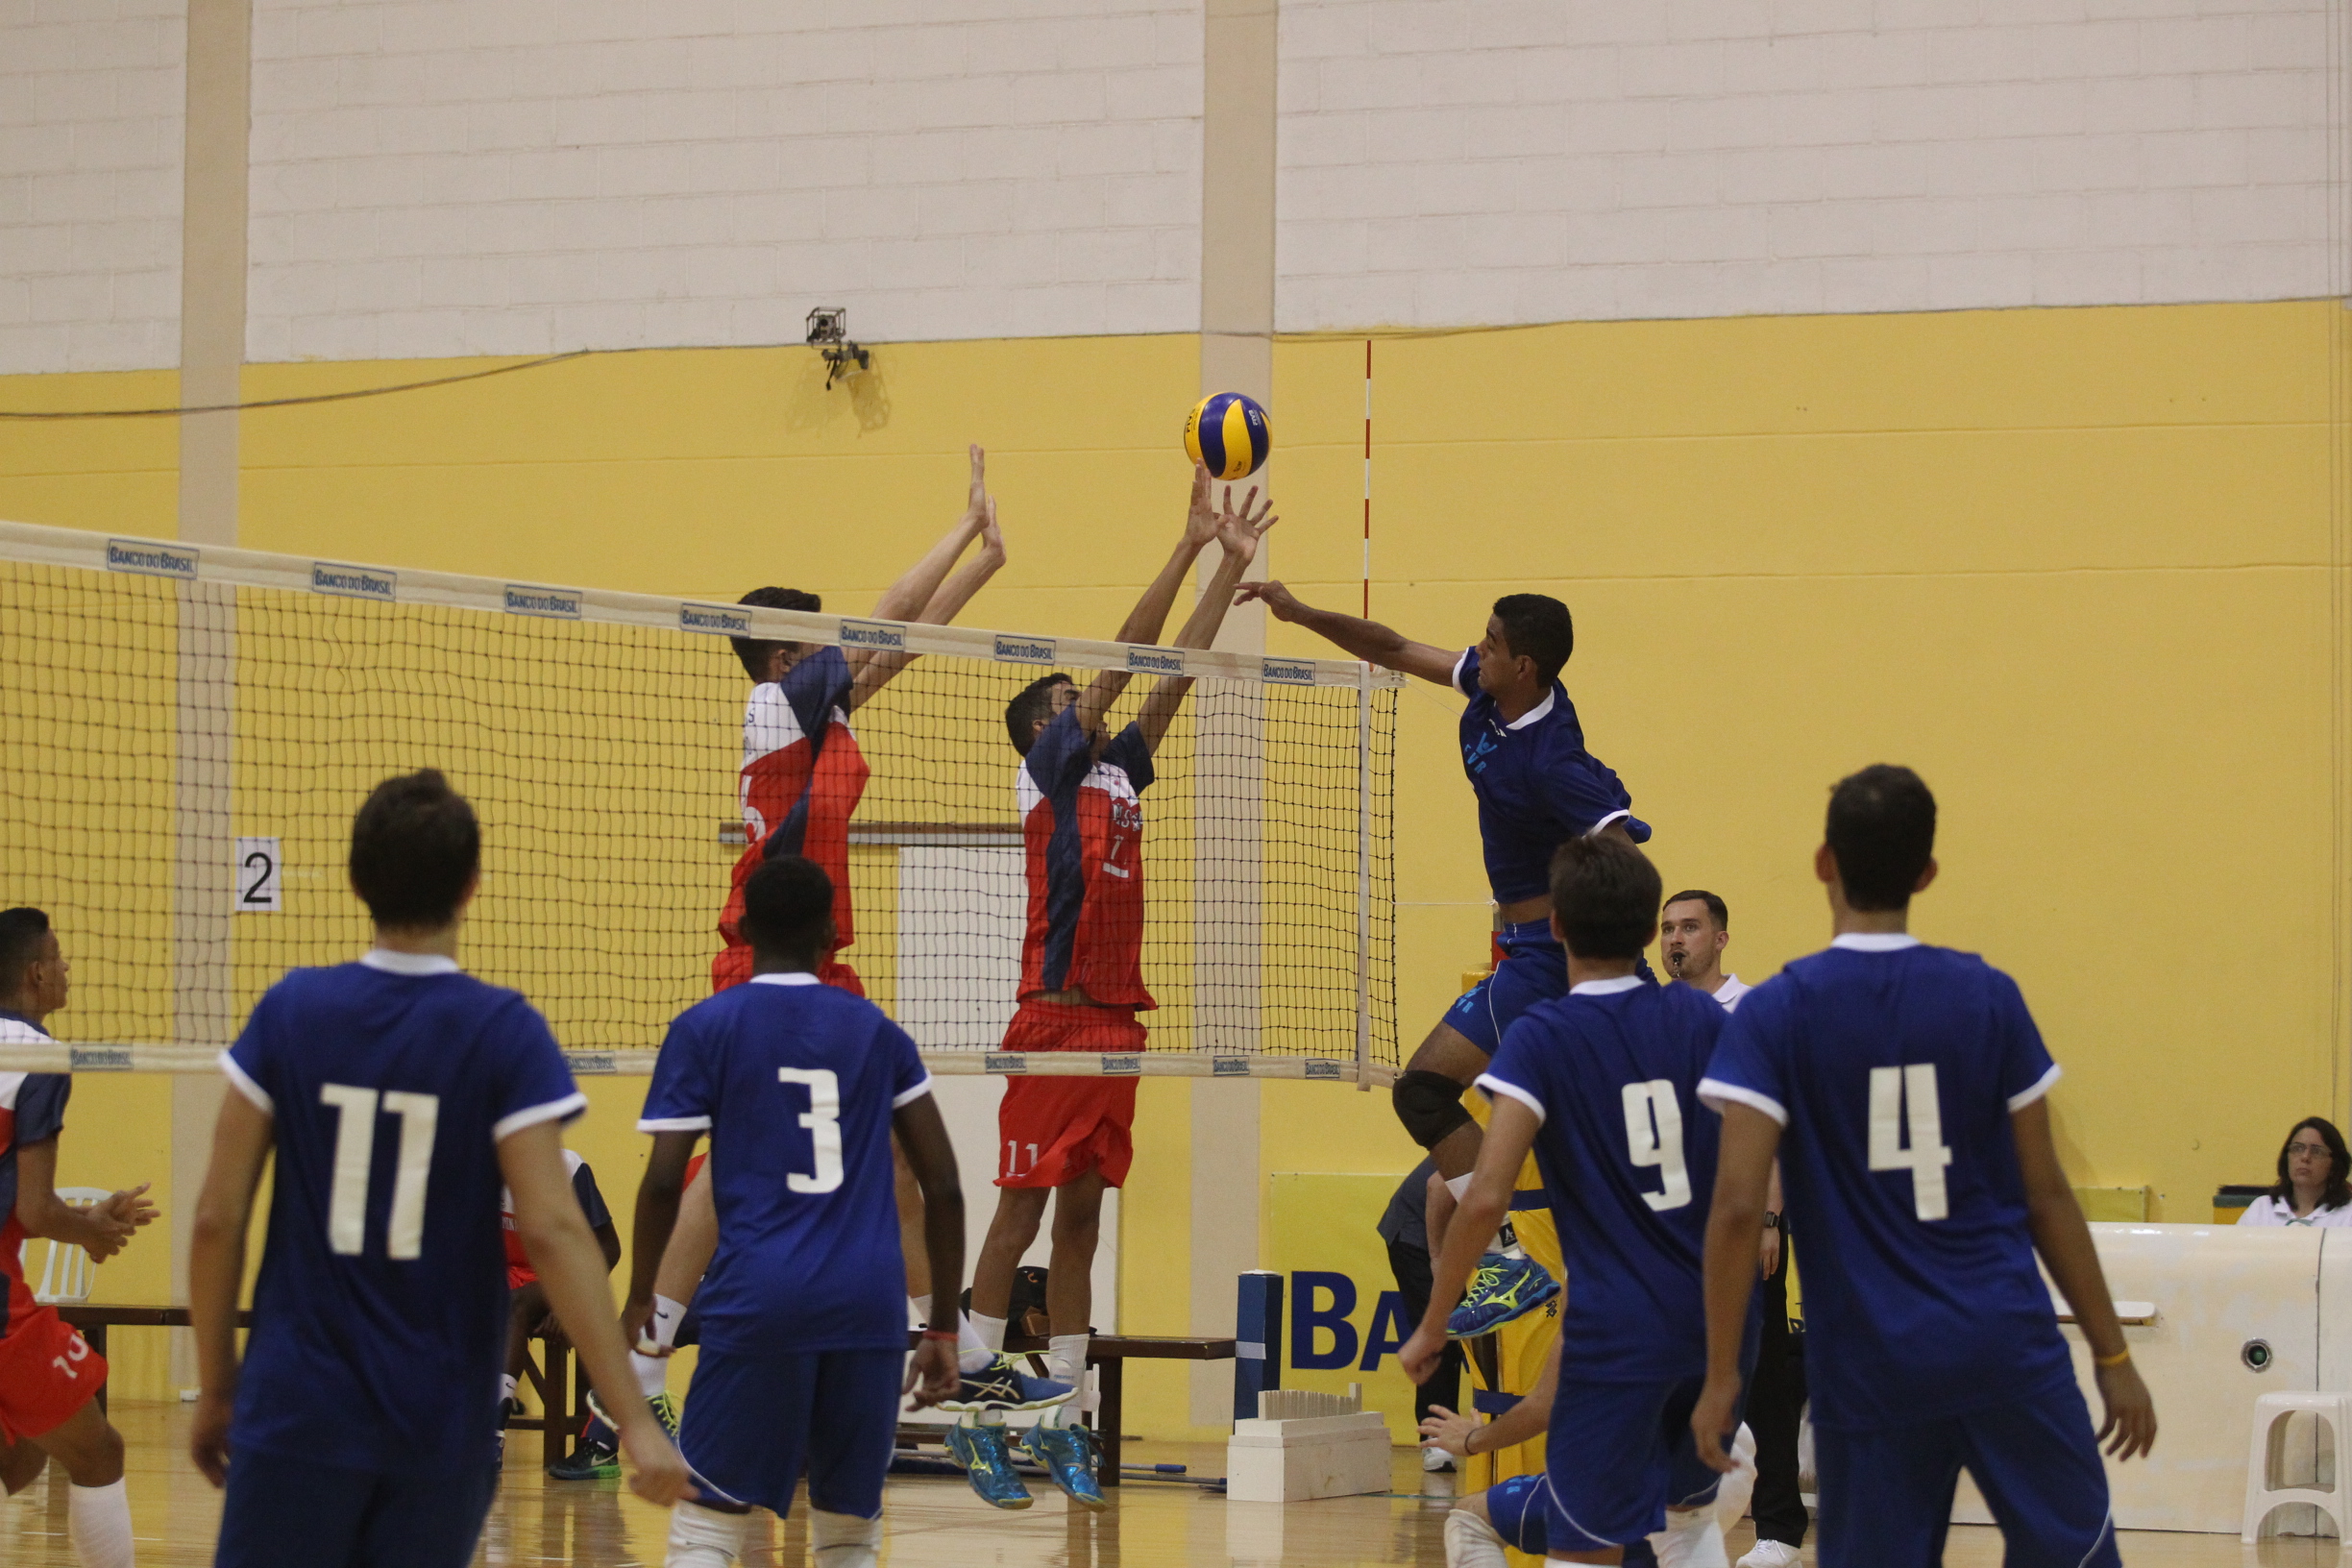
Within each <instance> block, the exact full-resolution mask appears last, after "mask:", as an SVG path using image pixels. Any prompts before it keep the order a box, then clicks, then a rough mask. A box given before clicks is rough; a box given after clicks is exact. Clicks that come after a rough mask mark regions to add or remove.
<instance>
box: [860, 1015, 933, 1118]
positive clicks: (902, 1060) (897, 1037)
mask: <svg viewBox="0 0 2352 1568" xmlns="http://www.w3.org/2000/svg"><path fill="white" fill-rule="evenodd" d="M874 1044H875V1046H876V1047H878V1048H879V1051H880V1054H881V1056H882V1059H883V1060H884V1061H885V1062H887V1063H888V1064H889V1065H890V1086H891V1109H892V1110H894V1111H895V1110H897V1109H898V1108H899V1107H901V1106H904V1105H907V1104H910V1103H912V1102H913V1101H916V1100H919V1099H921V1098H922V1097H923V1096H924V1095H925V1094H928V1093H930V1092H931V1069H930V1068H928V1067H926V1066H923V1065H922V1052H921V1051H920V1050H919V1048H917V1046H916V1044H915V1037H914V1036H912V1035H910V1034H908V1033H907V1032H906V1031H905V1030H904V1029H901V1028H899V1027H898V1026H897V1025H896V1024H894V1023H893V1022H891V1020H890V1019H888V1018H884V1019H883V1020H882V1027H881V1028H880V1029H879V1030H878V1031H876V1032H875V1035H874Z"/></svg>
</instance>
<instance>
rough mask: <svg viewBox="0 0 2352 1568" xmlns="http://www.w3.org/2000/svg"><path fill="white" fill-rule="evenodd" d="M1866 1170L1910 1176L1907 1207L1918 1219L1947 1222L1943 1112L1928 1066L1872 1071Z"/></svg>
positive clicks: (1947, 1155)
mask: <svg viewBox="0 0 2352 1568" xmlns="http://www.w3.org/2000/svg"><path fill="white" fill-rule="evenodd" d="M1870 1094H1871V1099H1870V1168H1871V1169H1873V1170H1907V1171H1909V1172H1910V1173H1911V1204H1912V1207H1913V1208H1914V1209H1915V1210H1917V1211H1918V1213H1919V1217H1920V1218H1922V1219H1945V1218H1948V1217H1949V1216H1950V1214H1951V1200H1950V1198H1949V1196H1948V1194H1947V1193H1946V1192H1945V1189H1944V1167H1945V1166H1946V1165H1948V1164H1951V1150H1949V1149H1948V1148H1946V1147H1945V1146H1944V1110H1943V1107H1942V1106H1941V1105H1940V1104H1939V1103H1938V1102H1937V1099H1936V1069H1935V1064H1934V1063H1932V1062H1915V1063H1913V1064H1912V1065H1911V1066H1907V1067H1873V1068H1871V1090H1870Z"/></svg>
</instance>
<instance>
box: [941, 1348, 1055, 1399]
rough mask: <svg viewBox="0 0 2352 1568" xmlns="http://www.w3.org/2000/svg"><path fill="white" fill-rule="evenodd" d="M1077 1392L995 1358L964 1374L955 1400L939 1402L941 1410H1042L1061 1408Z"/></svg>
mask: <svg viewBox="0 0 2352 1568" xmlns="http://www.w3.org/2000/svg"><path fill="white" fill-rule="evenodd" d="M1077 1391H1078V1390H1077V1389H1076V1388H1074V1387H1072V1386H1071V1385H1070V1384H1066V1383H1056V1382H1055V1381H1054V1380H1053V1379H1051V1378H1033V1377H1031V1376H1030V1375H1029V1374H1028V1373H1026V1372H1023V1371H1022V1370H1021V1369H1020V1362H1019V1360H1017V1359H1016V1358H1014V1357H1011V1356H998V1357H997V1358H996V1359H995V1360H993V1361H991V1362H990V1363H989V1364H988V1365H986V1366H984V1367H982V1368H981V1369H980V1370H979V1371H977V1372H967V1373H965V1374H964V1381H963V1382H962V1383H961V1384H958V1385H957V1387H956V1391H955V1397H954V1398H952V1399H943V1400H941V1401H940V1409H943V1410H967V1411H974V1410H1041V1409H1046V1408H1048V1407H1049V1406H1054V1405H1060V1404H1062V1403H1063V1402H1065V1401H1066V1400H1067V1399H1068V1398H1069V1397H1070V1396H1071V1395H1072V1394H1074V1393H1076V1392H1077Z"/></svg>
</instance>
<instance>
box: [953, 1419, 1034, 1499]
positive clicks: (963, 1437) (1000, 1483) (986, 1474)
mask: <svg viewBox="0 0 2352 1568" xmlns="http://www.w3.org/2000/svg"><path fill="white" fill-rule="evenodd" d="M947 1452H948V1454H949V1455H951V1456H952V1457H953V1458H955V1460H956V1462H957V1463H958V1464H961V1465H962V1466H963V1467H964V1479H965V1480H967V1481H968V1482H971V1489H972V1490H973V1491H975V1492H977V1493H979V1494H980V1501H981V1502H983V1503H986V1504H987V1505H988V1506H989V1507H992V1508H1025V1507H1029V1505H1030V1504H1031V1503H1032V1502H1034V1501H1036V1500H1035V1499H1034V1498H1032V1497H1030V1495H1029V1488H1028V1487H1026V1486H1024V1485H1022V1484H1021V1479H1020V1475H1019V1473H1018V1472H1017V1471H1016V1470H1015V1469H1014V1468H1013V1451H1012V1447H1011V1445H1010V1444H1008V1443H1007V1442H1006V1441H1005V1430H1004V1428H1003V1427H1001V1426H985V1427H982V1426H967V1425H965V1424H964V1423H962V1422H958V1423H956V1425H954V1426H952V1427H949V1428H948V1429H947Z"/></svg>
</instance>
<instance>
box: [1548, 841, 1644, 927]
mask: <svg viewBox="0 0 2352 1568" xmlns="http://www.w3.org/2000/svg"><path fill="white" fill-rule="evenodd" d="M1664 886H1665V884H1664V883H1663V882H1662V881H1660V880H1659V878H1658V872H1657V868H1656V867H1655V866H1653V865H1651V864H1650V857H1649V856H1648V855H1645V854H1643V853H1642V852H1641V851H1640V850H1639V849H1636V848H1634V847H1633V845H1630V844H1629V843H1627V842H1626V841H1625V840H1623V839H1621V838H1618V837H1616V836H1615V835H1614V834H1587V835H1586V836H1584V837H1582V838H1577V839H1570V840H1569V841H1568V842H1567V843H1566V844H1563V845H1560V846H1559V849H1558V851H1557V852H1556V853H1555V854H1554V855H1553V857H1552V914H1553V916H1554V918H1555V919H1557V920H1558V921H1559V926H1560V936H1561V938H1562V940H1564V941H1565V942H1566V943H1568V950H1569V951H1570V952H1571V953H1574V954H1575V955H1576V956H1577V957H1579V958H1639V957H1641V951H1642V949H1643V948H1644V947H1647V946H1649V945H1650V943H1651V941H1652V940H1653V939H1654V938H1655V937H1656V936H1657V922H1658V893H1659V891H1660V890H1661V889H1663V888H1664Z"/></svg>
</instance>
